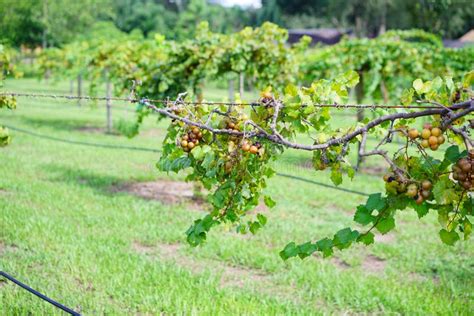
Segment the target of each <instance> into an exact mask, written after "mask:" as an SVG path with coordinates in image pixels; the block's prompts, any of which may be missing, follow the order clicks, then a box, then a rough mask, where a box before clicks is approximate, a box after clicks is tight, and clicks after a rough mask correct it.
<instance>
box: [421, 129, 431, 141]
mask: <svg viewBox="0 0 474 316" xmlns="http://www.w3.org/2000/svg"><path fill="white" fill-rule="evenodd" d="M430 136H431V132H430V130H429V129H427V128H425V129H423V130H422V131H421V138H423V139H428V138H430Z"/></svg>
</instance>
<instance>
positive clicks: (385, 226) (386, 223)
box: [375, 217, 395, 234]
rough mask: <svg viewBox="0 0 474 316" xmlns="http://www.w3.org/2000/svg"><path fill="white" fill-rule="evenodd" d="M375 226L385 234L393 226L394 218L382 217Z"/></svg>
mask: <svg viewBox="0 0 474 316" xmlns="http://www.w3.org/2000/svg"><path fill="white" fill-rule="evenodd" d="M375 228H377V230H378V231H379V232H380V233H382V234H386V233H388V232H389V231H391V230H392V229H394V228H395V219H394V218H393V217H389V218H384V219H382V220H381V221H380V222H379V223H378V224H377V225H376V226H375Z"/></svg>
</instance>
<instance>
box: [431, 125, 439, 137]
mask: <svg viewBox="0 0 474 316" xmlns="http://www.w3.org/2000/svg"><path fill="white" fill-rule="evenodd" d="M441 133H442V131H441V129H439V128H438V127H433V128H432V129H431V135H433V136H436V137H438V136H440V135H441Z"/></svg>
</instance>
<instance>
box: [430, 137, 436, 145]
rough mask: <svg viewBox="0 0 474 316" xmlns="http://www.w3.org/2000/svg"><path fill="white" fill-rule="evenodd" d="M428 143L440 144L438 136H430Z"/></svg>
mask: <svg viewBox="0 0 474 316" xmlns="http://www.w3.org/2000/svg"><path fill="white" fill-rule="evenodd" d="M428 143H429V144H430V145H438V137H436V136H430V138H428Z"/></svg>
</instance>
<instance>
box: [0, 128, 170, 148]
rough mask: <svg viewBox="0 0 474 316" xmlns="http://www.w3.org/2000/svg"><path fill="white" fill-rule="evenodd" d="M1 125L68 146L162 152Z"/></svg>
mask: <svg viewBox="0 0 474 316" xmlns="http://www.w3.org/2000/svg"><path fill="white" fill-rule="evenodd" d="M0 125H2V126H5V127H8V128H9V129H11V130H14V131H17V132H21V133H24V134H29V135H32V136H35V137H39V138H45V139H49V140H53V141H57V142H62V143H68V144H74V145H83V146H92V147H102V148H112V149H125V150H135V151H147V152H157V153H159V152H161V150H160V149H153V148H146V147H136V146H124V145H112V144H99V143H91V142H84V141H80V140H69V139H64V138H59V137H54V136H49V135H43V134H40V133H36V132H32V131H29V130H26V129H22V128H19V127H15V126H11V125H8V124H3V123H0Z"/></svg>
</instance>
